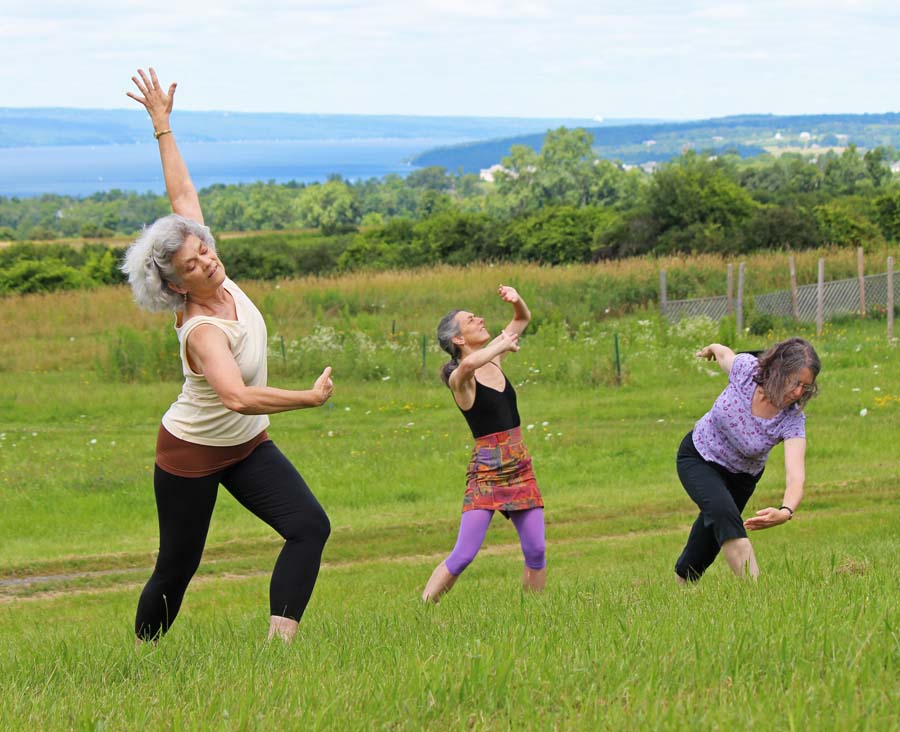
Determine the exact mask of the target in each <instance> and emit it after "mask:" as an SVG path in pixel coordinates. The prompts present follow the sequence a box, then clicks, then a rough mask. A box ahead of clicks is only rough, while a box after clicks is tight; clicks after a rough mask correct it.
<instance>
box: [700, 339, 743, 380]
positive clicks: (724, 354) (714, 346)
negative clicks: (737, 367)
mask: <svg viewBox="0 0 900 732" xmlns="http://www.w3.org/2000/svg"><path fill="white" fill-rule="evenodd" d="M696 355H697V358H705V359H706V360H707V361H712V360H713V359H715V361H716V363H717V364H719V367H720V368H721V369H722V371H724V372H725V373H726V374H730V373H731V366H732V365H733V364H734V351H732V350H731V349H730V348H729V347H728V346H723V345H722V344H720V343H710V344H709V345H708V346H707V347H706V348H701V349H700V350H699V351H697V354H696Z"/></svg>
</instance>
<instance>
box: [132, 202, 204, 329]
mask: <svg viewBox="0 0 900 732" xmlns="http://www.w3.org/2000/svg"><path fill="white" fill-rule="evenodd" d="M191 235H193V236H196V237H197V238H198V239H200V241H202V242H203V243H204V244H206V246H208V247H210V248H211V249H212V250H213V251H215V249H216V241H215V239H213V236H212V234H211V233H210V231H209V227H206V226H203V224H198V223H197V222H196V221H191V220H190V219H186V218H185V217H184V216H179V215H178V214H170V215H169V216H163V217H162V218H161V219H157V220H156V221H154V222H153V223H152V224H151V225H150V226H148V227H146V228H145V229H144V231H143V232H142V233H141V235H140V236H139V237H138V238H137V239H135V240H134V241H133V242H132V244H131V246H129V247H128V251H126V252H125V259H124V261H123V262H122V271H123V272H124V273H125V274H127V275H128V283H129V284H130V285H131V291H132V293H133V294H134V301H135V302H136V303H137V304H138V306H139V307H141V308H143V309H144V310H151V311H161V310H181V309H182V308H184V295H182V294H180V293H178V292H175V291H174V290H172V288H170V287H169V284H168V283H169V282H171V283H173V284H175V285H177V284H180V280H179V278H178V273H177V272H176V271H175V267H174V266H172V257H173V256H174V255H175V252H177V251H178V250H179V249H181V246H182V245H183V244H184V242H185V239H187V238H188V237H189V236H191Z"/></svg>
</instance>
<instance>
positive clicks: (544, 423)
mask: <svg viewBox="0 0 900 732" xmlns="http://www.w3.org/2000/svg"><path fill="white" fill-rule="evenodd" d="M548 424H550V423H549V422H541V426H543V427H546V426H547V425H548Z"/></svg>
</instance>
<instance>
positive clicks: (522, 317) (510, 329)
mask: <svg viewBox="0 0 900 732" xmlns="http://www.w3.org/2000/svg"><path fill="white" fill-rule="evenodd" d="M497 292H498V293H499V295H500V297H501V298H502V299H503V300H504V301H505V302H508V303H510V304H511V305H512V306H513V319H512V320H510V321H509V324H508V325H507V326H506V327H505V328H504V329H503V330H505V331H506V332H507V333H510V334H513V333H515V334H516V335H517V336H518V335H522V332H523V331H524V330H525V328H527V327H528V324H529V323H530V322H531V311H530V310H529V309H528V306H527V305H526V304H525V301H524V300H523V299H522V296H521V295H520V294H519V293H518V292H517V291H516V289H515V288H514V287H510V286H509V285H500V287H498V288H497Z"/></svg>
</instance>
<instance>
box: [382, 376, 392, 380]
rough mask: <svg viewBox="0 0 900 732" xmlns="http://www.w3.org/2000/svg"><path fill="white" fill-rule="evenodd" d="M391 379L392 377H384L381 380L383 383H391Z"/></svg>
mask: <svg viewBox="0 0 900 732" xmlns="http://www.w3.org/2000/svg"><path fill="white" fill-rule="evenodd" d="M390 378H391V377H390V376H382V377H381V380H382V381H390Z"/></svg>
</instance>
